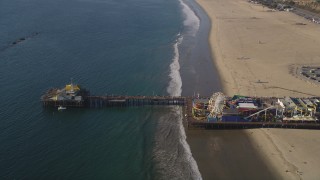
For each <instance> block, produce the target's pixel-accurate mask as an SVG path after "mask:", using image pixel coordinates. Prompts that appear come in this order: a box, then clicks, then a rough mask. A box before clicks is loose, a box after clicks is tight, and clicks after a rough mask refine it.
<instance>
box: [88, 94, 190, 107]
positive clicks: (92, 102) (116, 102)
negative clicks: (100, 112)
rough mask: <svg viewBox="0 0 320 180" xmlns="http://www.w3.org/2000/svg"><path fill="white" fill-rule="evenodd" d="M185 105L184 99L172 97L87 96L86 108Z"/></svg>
mask: <svg viewBox="0 0 320 180" xmlns="http://www.w3.org/2000/svg"><path fill="white" fill-rule="evenodd" d="M185 104H186V98H185V97H174V96H88V97H87V98H86V106H87V107H90V108H101V107H112V106H121V107H128V106H147V105H178V106H184V105H185Z"/></svg>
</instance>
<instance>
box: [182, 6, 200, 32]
mask: <svg viewBox="0 0 320 180" xmlns="http://www.w3.org/2000/svg"><path fill="white" fill-rule="evenodd" d="M179 2H180V4H181V6H182V12H183V15H184V21H183V25H184V26H185V27H186V28H187V31H188V33H190V34H191V35H192V36H195V35H196V33H197V32H198V30H199V27H200V19H199V17H198V16H197V15H196V13H195V12H194V11H193V10H192V9H191V8H190V7H189V6H188V5H187V4H186V3H185V2H184V1H183V0H179Z"/></svg>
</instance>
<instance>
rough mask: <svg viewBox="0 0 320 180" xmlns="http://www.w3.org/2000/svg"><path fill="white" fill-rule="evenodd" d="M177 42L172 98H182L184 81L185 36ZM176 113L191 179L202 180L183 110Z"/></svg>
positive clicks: (173, 66) (181, 143)
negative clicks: (182, 48)
mask: <svg viewBox="0 0 320 180" xmlns="http://www.w3.org/2000/svg"><path fill="white" fill-rule="evenodd" d="M177 37H178V38H177V40H176V43H175V44H174V45H173V49H174V57H173V61H172V63H171V65H170V75H169V76H170V78H171V80H170V82H169V86H168V88H167V91H168V93H169V94H170V95H171V96H181V92H182V80H181V75H180V64H179V57H180V55H179V45H180V44H181V43H182V41H183V36H181V35H180V33H179V34H178V35H177ZM174 110H175V112H176V113H177V114H176V116H177V120H178V126H179V142H180V145H181V146H182V147H183V148H182V149H183V151H184V153H183V158H184V159H185V161H187V163H188V166H189V168H188V169H189V170H190V171H189V173H190V176H189V177H190V178H192V179H202V177H201V174H200V171H199V169H198V165H197V162H196V161H195V160H194V158H193V157H192V153H191V150H190V146H189V144H188V143H187V140H186V139H187V137H186V133H185V129H184V126H183V115H182V110H181V109H179V108H177V109H174Z"/></svg>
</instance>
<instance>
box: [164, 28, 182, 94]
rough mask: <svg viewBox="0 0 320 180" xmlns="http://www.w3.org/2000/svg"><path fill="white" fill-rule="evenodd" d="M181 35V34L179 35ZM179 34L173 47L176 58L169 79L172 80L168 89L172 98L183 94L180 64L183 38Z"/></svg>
mask: <svg viewBox="0 0 320 180" xmlns="http://www.w3.org/2000/svg"><path fill="white" fill-rule="evenodd" d="M179 34H180V33H179ZM179 34H178V39H177V40H176V43H175V44H174V45H173V49H174V57H173V61H172V63H171V64H170V74H169V77H170V78H171V80H170V82H169V86H168V88H167V91H168V93H169V94H170V95H171V96H181V92H182V89H181V88H182V80H181V76H180V64H179V56H180V55H179V45H180V44H181V42H182V40H183V36H180V35H179Z"/></svg>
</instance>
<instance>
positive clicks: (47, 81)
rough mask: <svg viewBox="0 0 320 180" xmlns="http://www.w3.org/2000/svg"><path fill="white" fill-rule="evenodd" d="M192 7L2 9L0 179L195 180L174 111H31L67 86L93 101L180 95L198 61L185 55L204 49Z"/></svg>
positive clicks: (71, 4) (149, 1)
mask: <svg viewBox="0 0 320 180" xmlns="http://www.w3.org/2000/svg"><path fill="white" fill-rule="evenodd" d="M195 7H196V4H195V3H194V2H193V1H188V0H186V1H184V0H55V1H51V0H1V1H0V87H1V88H0V97H1V98H0V100H1V101H0V107H1V109H0V142H1V146H0V154H1V156H0V177H1V179H201V174H200V172H199V170H198V167H197V164H196V162H195V160H194V159H193V157H192V154H191V152H190V148H189V145H188V144H187V142H186V135H185V130H184V127H183V121H182V109H181V107H143V108H141V107H130V108H103V109H67V111H64V112H58V111H57V110H56V109H44V108H42V106H41V103H40V96H41V95H42V94H43V93H44V92H45V91H46V90H47V89H48V88H50V87H63V86H64V85H65V84H68V83H69V82H70V78H73V81H74V82H76V83H78V84H80V85H82V86H83V87H85V88H87V89H89V90H90V91H91V94H96V95H104V94H128V95H142V94H143V95H168V94H169V95H175V96H179V95H181V93H183V91H184V89H187V88H188V87H186V86H184V85H183V84H184V81H183V78H186V77H188V76H189V77H194V76H195V74H197V73H198V72H197V70H195V69H191V70H190V67H191V66H192V63H194V62H191V59H197V58H195V57H198V55H197V53H198V54H203V53H201V51H195V50H194V49H197V48H199V49H203V48H208V47H207V44H203V45H201V46H199V45H197V44H198V43H197V42H199V40H200V39H201V37H207V34H206V33H201V35H199V32H202V31H203V30H202V29H201V27H202V26H201V23H200V22H202V21H201V17H204V16H205V15H204V14H201V10H200V9H197V8H195ZM207 24H208V23H207ZM204 29H208V28H204ZM20 38H25V40H24V41H22V42H20V43H17V44H15V45H14V44H12V43H13V42H15V41H17V40H18V39H20ZM204 50H205V51H206V53H208V54H209V51H208V50H206V49H204ZM200 59H201V57H200ZM209 59H210V57H209ZM190 62H191V63H190ZM206 66H208V65H206ZM210 66H211V67H212V66H213V65H212V64H210V65H209V66H208V67H210ZM181 71H184V72H185V73H184V74H185V76H183V75H181ZM196 77H198V76H196ZM191 79H192V78H191ZM198 79H199V78H198ZM201 79H202V78H201ZM203 79H206V78H203ZM209 79H210V78H209ZM192 81H193V80H192ZM208 81H211V80H205V82H208ZM213 81H214V80H213ZM194 82H196V81H194ZM201 86H202V85H198V86H189V87H190V88H191V89H192V88H193V87H196V89H197V90H199V89H200V90H201V88H199V87H201ZM202 89H205V88H202ZM191 91H193V90H190V92H191ZM186 92H187V91H186Z"/></svg>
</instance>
